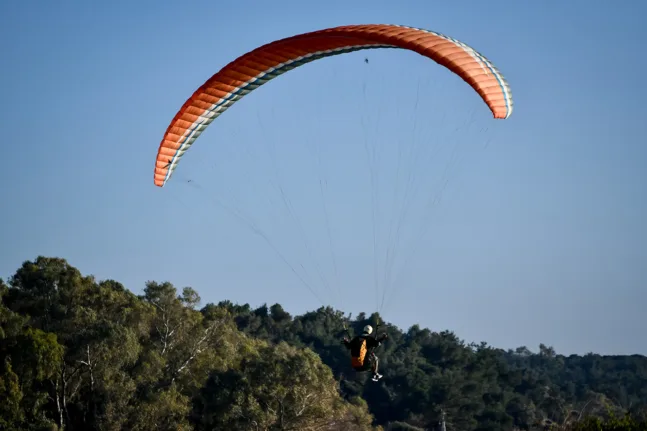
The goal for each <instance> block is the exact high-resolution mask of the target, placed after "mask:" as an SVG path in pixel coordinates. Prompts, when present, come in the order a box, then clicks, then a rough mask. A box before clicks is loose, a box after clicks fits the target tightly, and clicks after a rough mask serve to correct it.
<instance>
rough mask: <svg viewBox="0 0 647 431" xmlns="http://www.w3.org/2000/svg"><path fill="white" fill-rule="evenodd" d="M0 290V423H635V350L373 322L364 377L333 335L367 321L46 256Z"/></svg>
mask: <svg viewBox="0 0 647 431" xmlns="http://www.w3.org/2000/svg"><path fill="white" fill-rule="evenodd" d="M0 296H1V297H2V303H1V304H0V400H1V402H0V429H3V430H19V429H20V430H23V429H27V430H46V429H47V430H55V429H63V428H64V429H66V430H85V429H102V430H117V429H129V430H152V429H154V430H167V429H173V430H177V429H187V430H189V429H195V430H208V429H222V430H238V429H241V430H247V429H250V430H269V429H273V430H297V429H298V430H368V429H380V428H383V429H390V430H422V429H436V427H438V426H439V424H440V423H441V422H443V420H444V422H445V426H446V428H447V429H448V430H452V431H453V430H511V429H534V428H536V427H541V428H545V427H546V426H549V425H551V424H553V425H554V426H558V427H560V428H563V429H577V430H588V429H627V430H628V429H642V430H645V429H647V426H645V423H644V422H641V421H644V420H645V416H646V414H647V409H645V406H646V405H647V358H645V357H643V356H638V355H634V356H600V355H595V354H589V355H585V356H576V355H571V356H568V357H565V356H562V355H558V354H556V353H555V351H554V350H553V349H552V348H550V347H547V346H544V345H540V347H539V352H537V353H532V352H530V351H529V350H528V349H527V348H525V347H520V348H518V349H516V350H514V351H503V350H500V349H496V348H493V347H490V346H488V345H487V344H485V343H482V344H478V345H475V344H466V343H464V342H463V341H462V340H460V339H458V337H456V335H455V334H453V333H451V332H448V331H445V332H432V331H429V330H428V329H421V328H420V327H418V326H413V327H411V328H409V330H408V331H406V332H403V331H402V330H400V329H398V328H396V327H394V326H392V325H388V324H387V325H384V326H383V327H381V328H380V331H382V330H386V331H387V332H388V334H389V336H390V338H389V340H388V341H387V342H386V343H385V345H384V346H383V347H382V348H380V350H379V351H378V354H379V356H380V359H381V362H380V364H381V373H382V374H383V375H384V378H383V380H382V381H380V382H379V383H373V382H371V381H370V380H369V379H368V378H367V377H368V376H366V375H356V374H355V373H354V372H353V371H352V370H351V369H350V367H349V362H350V361H349V357H348V352H347V351H346V349H345V348H344V347H343V345H342V344H341V343H340V338H341V337H342V336H343V330H342V328H343V326H344V324H347V325H348V326H349V327H351V328H353V330H354V331H356V332H357V331H359V330H360V328H361V327H362V326H363V325H365V324H366V323H369V322H370V323H373V324H374V323H375V322H376V321H378V319H379V316H377V315H371V316H366V315H364V314H360V315H359V316H357V317H356V318H354V319H350V318H349V317H347V316H345V315H344V314H343V313H342V312H340V311H336V310H332V309H325V308H322V309H319V310H317V311H314V312H310V313H306V314H304V315H302V316H294V317H293V316H291V315H290V314H288V313H287V312H286V311H285V310H283V308H282V307H281V306H280V305H278V304H275V305H272V306H271V307H267V306H265V305H263V306H261V307H258V308H253V307H250V306H249V305H242V306H241V305H236V304H232V303H231V302H228V301H223V302H221V303H219V304H217V305H216V304H207V305H206V306H204V307H202V308H201V309H198V305H199V303H200V297H199V296H198V294H197V292H196V291H195V290H193V289H191V288H184V289H182V290H181V292H178V291H177V290H176V288H175V287H174V286H173V285H172V284H170V283H168V282H164V283H158V282H153V281H151V282H148V283H147V284H146V288H145V289H144V293H143V295H141V296H137V295H135V294H133V293H131V292H130V291H128V290H127V289H125V288H124V286H122V285H121V284H120V283H118V282H116V281H113V280H105V281H97V280H95V279H94V277H92V276H84V275H82V274H81V273H80V272H79V271H78V270H77V269H76V268H74V267H72V266H71V265H69V264H68V263H67V262H66V261H65V260H63V259H59V258H45V257H39V258H37V259H36V260H34V261H29V262H25V263H24V264H23V265H22V266H21V267H20V268H19V269H18V270H17V271H16V273H15V274H14V275H13V276H12V277H11V278H10V279H9V280H8V281H7V283H6V284H5V283H4V282H2V280H0ZM367 380H368V381H367ZM627 414H630V416H626V415H627ZM598 418H600V419H602V420H603V421H605V422H600V421H599V419H598Z"/></svg>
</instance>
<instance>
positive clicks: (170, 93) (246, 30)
mask: <svg viewBox="0 0 647 431" xmlns="http://www.w3.org/2000/svg"><path fill="white" fill-rule="evenodd" d="M234 3H235V2H228V3H227V4H222V5H216V3H214V2H207V1H193V2H171V1H162V2H153V1H139V2H127V1H114V2H101V3H99V2H80V1H75V2H72V1H62V2H44V1H43V2H5V3H3V4H2V5H1V6H0V47H1V48H0V49H1V52H2V60H3V67H2V71H3V79H2V80H0V110H1V114H2V115H1V118H2V122H3V126H4V127H3V129H4V130H5V132H4V139H3V141H2V144H0V145H2V148H3V154H4V160H3V163H2V166H3V169H2V170H0V182H1V184H3V187H1V188H0V200H1V201H2V203H3V207H2V213H1V214H2V216H1V217H2V223H1V225H0V244H2V247H0V276H1V277H4V278H7V277H9V276H10V275H11V274H12V273H13V272H14V271H15V270H16V269H17V268H18V266H19V265H20V264H21V262H22V261H24V260H28V259H33V258H35V257H36V256H38V255H48V256H60V257H64V258H66V259H68V260H69V262H70V263H71V264H72V265H74V266H76V267H78V268H79V269H80V270H81V271H82V272H84V273H92V274H95V275H96V276H97V277H98V278H101V279H103V278H114V279H117V280H119V281H121V282H122V283H124V284H125V285H126V286H127V287H128V288H130V289H131V290H133V291H135V292H141V289H142V288H143V286H144V282H145V281H146V280H149V279H155V280H159V281H161V280H169V281H171V282H173V283H174V284H176V285H177V286H178V287H182V286H193V287H194V288H195V289H197V290H198V291H199V293H200V294H201V296H202V298H203V302H217V301H220V300H222V299H230V300H232V301H235V302H243V303H244V302H249V303H250V304H252V305H255V306H256V305H260V304H262V303H264V302H267V303H268V304H273V303H275V302H279V303H281V304H283V305H284V307H285V308H286V309H287V310H288V311H290V312H291V313H293V314H297V313H301V312H303V311H306V310H310V309H314V308H317V307H318V306H320V305H321V304H322V302H323V303H325V304H332V305H334V306H336V307H339V308H343V309H344V310H345V311H348V312H354V313H357V312H359V311H365V312H367V313H370V312H372V311H374V310H375V309H376V308H377V306H378V305H379V303H380V301H379V300H378V301H377V303H376V292H377V293H378V294H381V292H383V291H386V292H387V293H394V295H393V296H392V297H391V298H392V299H391V300H389V301H387V302H386V303H385V306H384V307H383V309H382V312H383V315H384V317H385V318H386V319H387V320H388V321H390V322H393V323H395V324H397V325H398V326H400V327H402V328H403V329H406V328H408V327H409V326H410V325H412V324H414V323H419V324H420V325H421V326H425V327H429V328H431V329H433V330H443V329H451V330H454V331H456V332H457V333H458V335H459V336H460V337H462V338H464V339H466V340H467V341H481V340H485V341H487V342H489V343H490V344H493V345H495V346H498V347H504V348H513V347H516V346H521V345H527V346H529V347H530V348H531V349H532V350H536V349H537V346H538V344H539V343H540V342H543V343H545V344H548V345H552V346H554V347H555V348H556V350H557V351H558V352H560V353H584V352H588V351H595V352H601V353H642V354H646V353H647V342H646V341H645V337H644V334H643V332H642V331H641V329H644V328H645V327H647V313H645V312H644V305H645V304H646V303H647V283H646V281H647V251H646V248H645V243H646V242H647V228H646V227H645V220H647V193H646V190H645V187H646V185H647V170H645V169H644V166H645V165H646V164H647V149H646V147H645V142H646V139H645V135H646V134H647V123H646V122H645V121H644V120H645V118H647V107H646V106H647V105H645V99H646V97H647V86H646V85H645V84H644V77H643V75H644V71H645V69H646V67H647V63H646V61H645V59H644V56H642V55H637V53H639V52H642V50H643V48H644V47H643V45H644V43H645V41H646V40H647V29H646V28H645V27H644V25H641V17H644V16H645V14H646V13H647V5H646V4H643V3H641V2H626V3H623V4H622V5H613V4H611V3H609V2H602V1H579V0H577V1H576V0H572V1H569V2H561V1H552V0H551V1H543V2H518V1H513V0H510V1H491V2H477V1H469V2H468V1H456V2H440V1H407V2H387V1H381V0H380V1H376V0H372V1H359V0H358V1H354V2H346V1H341V0H340V1H328V2H323V3H321V2H314V3H313V2H298V1H294V0H288V1H275V2H271V3H266V4H264V6H262V7H259V5H258V4H253V3H251V2H239V4H237V5H235V4H234ZM357 23H395V24H403V25H410V26H416V27H422V28H427V29H431V30H435V31H439V32H441V33H445V34H448V35H451V36H453V37H455V38H457V39H459V40H461V41H464V42H465V43H468V44H470V45H471V46H473V47H474V48H475V49H477V50H478V51H480V52H482V53H483V54H485V55H486V56H487V57H488V58H489V59H490V60H492V62H493V63H494V64H495V65H497V67H499V69H500V70H501V71H502V73H503V74H504V75H505V76H506V78H507V79H508V81H509V83H510V85H511V87H512V91H513V97H514V100H515V112H514V113H513V115H512V117H511V118H510V119H508V120H505V121H500V120H493V119H492V118H491V116H490V113H489V110H488V109H487V107H486V106H485V105H484V104H483V103H482V101H480V99H479V98H478V97H477V96H476V94H475V93H474V92H473V91H471V89H470V88H469V87H468V86H467V85H466V84H465V83H463V82H462V81H460V79H458V78H456V77H455V76H453V75H451V73H449V72H448V71H447V70H445V69H443V68H441V67H439V66H437V65H436V64H434V63H432V62H431V61H429V60H426V59H424V58H422V57H420V56H418V55H416V54H413V53H409V52H397V51H391V50H381V51H370V52H366V53H354V54H349V55H345V56H340V57H336V58H330V59H326V60H322V61H320V62H315V63H312V64H309V65H306V66H304V67H303V68H301V69H297V70H294V71H292V72H289V73H288V74H286V75H284V76H282V77H280V78H278V79H276V80H275V81H272V82H270V83H269V84H267V85H266V86H264V87H261V88H259V89H258V90H256V91H255V92H253V93H252V94H250V95H249V96H247V97H245V98H244V99H242V100H241V101H240V102H238V103H237V104H236V105H234V106H233V107H232V108H231V109H230V110H229V111H227V112H226V113H225V114H224V115H222V116H221V117H220V118H218V119H217V121H215V122H214V123H212V125H211V126H210V127H209V129H207V131H206V132H205V133H203V135H202V136H201V137H200V139H199V140H198V141H197V142H196V144H195V145H194V146H193V147H192V148H191V150H190V151H189V152H188V153H187V154H186V155H185V158H184V159H183V160H182V162H181V163H180V166H179V167H178V169H177V171H176V174H175V175H174V177H173V178H172V179H171V181H170V183H169V184H168V186H167V187H164V188H163V189H160V188H158V187H155V186H154V185H153V167H154V160H155V155H156V151H157V148H158V145H159V141H160V139H161V138H162V135H163V133H164V130H165V129H166V127H167V125H168V123H169V122H170V120H171V118H172V117H173V115H174V114H175V112H176V111H177V110H178V109H179V108H180V106H181V105H182V103H183V102H184V101H185V100H186V98H187V97H188V96H190V94H191V93H192V92H193V91H194V90H195V89H196V88H197V87H198V86H199V85H201V84H202V83H203V82H204V80H206V79H207V78H208V77H209V76H211V75H212V74H213V73H215V72H216V71H218V69H220V68H221V67H222V66H224V65H225V64H226V63H228V62H229V61H231V60H232V59H234V58H235V57H236V56H238V55H241V54H243V53H244V52H246V51H248V50H250V49H253V48H254V47H256V46H258V45H260V44H263V43H266V42H269V41H271V40H274V39H277V38H281V37H286V36H290V35H293V34H296V33H300V32H305V31H311V30H317V29H321V28H325V27H330V26H335V25H343V24H357ZM365 58H367V59H368V60H369V63H368V64H366V63H365V62H364V59H365ZM641 143H642V144H641ZM365 144H366V145H368V146H369V147H370V148H374V149H377V150H379V154H380V155H381V158H380V159H379V160H378V161H377V162H376V164H375V165H374V168H375V172H376V173H377V177H376V178H379V180H378V182H377V183H374V185H373V186H372V185H371V182H370V176H369V169H367V167H368V163H367V161H368V159H367V157H366V153H365V147H364V145H365ZM398 149H402V151H403V153H400V154H405V156H403V158H402V159H401V164H400V170H399V172H401V173H406V174H411V175H412V176H411V178H413V179H415V180H416V181H415V183H413V184H415V185H416V187H418V188H413V189H411V190H414V191H417V192H416V193H414V194H412V195H408V196H414V197H415V199H413V198H412V199H411V201H412V206H411V209H410V211H409V213H408V214H409V216H408V218H407V219H406V220H405V222H404V223H403V224H402V226H403V228H402V230H401V231H399V234H398V235H397V238H400V239H401V245H400V246H399V247H397V248H396V247H395V246H394V245H393V244H394V243H390V242H389V241H388V238H389V228H394V227H395V226H397V225H396V224H395V223H392V222H391V220H392V214H398V212H396V211H399V210H400V209H402V208H404V204H402V201H401V200H400V199H402V198H403V197H404V196H405V194H404V191H403V189H397V188H396V189H393V188H392V187H393V186H394V185H395V184H405V183H406V182H403V181H400V180H396V178H399V179H402V178H404V176H402V175H400V176H396V172H398V168H397V166H398V163H396V160H397V154H398V152H397V151H398ZM434 149H438V151H437V152H433V154H434V158H433V159H432V158H430V157H431V154H432V151H435V150H434ZM414 150H415V152H413V151H414ZM409 151H411V153H409ZM407 154H413V155H414V157H412V158H409V157H408V156H406V155H407ZM452 157H456V158H452ZM452 160H453V161H454V162H456V163H454V162H452ZM446 169H447V170H446ZM445 173H447V175H446V176H445V175H444V174H445ZM189 180H191V182H189ZM320 180H321V182H320ZM445 180H447V182H446V187H443V186H442V185H443V184H445ZM320 184H323V186H322V187H321V188H320ZM376 184H377V185H376ZM278 186H281V187H282V188H283V190H284V192H285V196H286V200H285V201H284V200H283V198H282V197H281V195H280V194H279V193H278V192H277V190H278V188H277V187H278ZM373 192H377V193H378V195H377V200H376V201H371V196H373ZM434 196H441V197H442V199H440V201H439V202H438V203H437V205H435V206H434V207H433V208H432V210H431V211H430V212H428V211H427V205H426V204H427V203H428V202H429V201H430V199H432V201H433V198H434ZM218 202H224V204H225V205H226V207H227V208H230V210H226V209H224V207H223V206H222V205H220V204H218ZM324 204H325V206H324ZM232 208H233V209H234V210H235V211H240V214H242V217H243V218H245V220H252V222H253V223H254V224H255V225H256V226H258V228H259V229H260V230H261V232H263V235H266V238H267V239H268V241H265V240H264V239H263V238H262V237H260V236H259V235H256V234H254V233H253V232H252V230H251V229H250V224H246V223H245V222H241V220H240V219H239V218H236V217H234V216H232V212H231V209H232ZM288 208H290V210H288ZM372 209H375V210H376V213H375V214H376V222H377V224H376V226H377V230H376V236H375V238H376V241H375V244H376V246H377V251H378V252H379V253H378V254H377V256H378V260H377V264H376V262H375V260H374V242H373V233H372V226H373V224H372V222H371V220H372V214H373V212H372ZM328 228H330V229H328ZM394 231H395V229H393V230H391V232H392V233H393V232H394ZM395 237H396V236H395V235H392V236H391V238H395ZM413 239H415V240H413ZM389 244H390V245H389ZM387 250H389V251H390V252H393V251H398V254H397V255H396V256H398V257H397V258H396V259H395V260H394V262H395V263H394V270H393V271H392V277H391V278H389V276H388V271H387V270H386V269H387V268H388V267H389V266H388V265H387V263H386V260H385V253H386V251H387ZM277 252H278V253H277ZM391 256H392V255H391ZM405 257H408V258H407V259H405ZM283 259H284V260H285V261H284V260H283ZM286 262H287V264H286ZM405 263H406V265H405ZM376 268H377V272H376V271H375V270H376ZM293 269H294V271H296V272H297V273H299V274H300V277H301V278H302V279H303V280H304V281H305V283H306V284H307V286H309V287H310V288H312V289H313V290H314V291H315V293H316V294H317V295H316V296H318V297H319V298H320V299H321V302H320V301H319V300H318V299H317V297H316V296H315V295H312V294H311V293H310V292H309V291H308V288H307V286H306V284H304V283H303V282H302V281H300V279H299V278H298V277H297V276H295V273H294V272H293V271H292V270H293ZM376 274H377V275H376ZM376 280H377V285H376ZM376 286H377V287H376ZM378 298H379V296H378Z"/></svg>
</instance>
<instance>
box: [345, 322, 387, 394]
mask: <svg viewBox="0 0 647 431" xmlns="http://www.w3.org/2000/svg"><path fill="white" fill-rule="evenodd" d="M372 332H373V327H372V326H371V325H366V326H364V332H362V335H358V336H356V337H354V338H353V339H348V338H344V340H343V341H342V342H343V343H344V346H346V348H347V349H348V350H350V356H351V365H352V366H353V369H354V370H355V371H359V372H363V371H368V370H371V372H372V373H373V381H374V382H377V381H378V380H379V379H381V378H382V375H381V374H378V372H377V369H378V368H377V367H378V362H379V361H378V358H377V356H375V353H374V350H375V349H376V348H377V347H380V346H381V345H382V341H384V340H386V339H387V338H388V336H387V335H386V334H382V336H381V337H380V338H377V333H376V336H371V333H372ZM376 332H377V331H376ZM349 336H350V334H349Z"/></svg>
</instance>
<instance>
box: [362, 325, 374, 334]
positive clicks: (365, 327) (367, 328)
mask: <svg viewBox="0 0 647 431" xmlns="http://www.w3.org/2000/svg"><path fill="white" fill-rule="evenodd" d="M371 332H373V327H372V326H371V325H366V326H364V333H365V334H369V335H370V334H371Z"/></svg>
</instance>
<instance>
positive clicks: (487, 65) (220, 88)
mask: <svg viewBox="0 0 647 431" xmlns="http://www.w3.org/2000/svg"><path fill="white" fill-rule="evenodd" d="M379 48H385V49H388V48H391V49H404V50H409V51H413V52H416V53H418V54H420V55H422V56H424V57H426V58H428V59H430V60H433V61H434V62H436V63H437V64H439V65H441V66H444V67H445V68H446V69H448V70H449V71H451V72H453V73H454V74H456V75H457V76H459V77H460V78H461V79H462V80H463V81H465V82H466V83H467V84H468V85H469V86H470V87H471V88H472V89H473V90H474V91H475V92H476V93H477V94H478V95H479V96H480V98H481V99H482V100H483V102H485V104H486V105H487V107H488V108H489V109H490V111H491V113H492V115H493V117H494V118H495V119H507V118H509V117H510V115H511V114H512V111H513V106H514V104H513V100H512V94H511V90H510V86H509V85H508V83H507V81H506V80H505V78H504V77H503V75H502V74H501V73H500V72H499V70H498V69H497V68H496V67H495V66H494V65H493V64H492V63H491V62H490V60H488V59H487V58H486V57H485V56H484V55H482V54H480V53H479V52H477V51H475V50H474V49H473V48H471V47H470V46H468V45H466V44H464V43H463V42H460V41H458V40H456V39H454V38H452V37H450V36H446V35H443V34H440V33H437V32H434V31H429V30H423V29H419V28H413V27H406V26H400V25H390V24H365V25H348V26H341V27H334V28H328V29H323V30H318V31H313V32H309V33H304V34H300V35H296V36H292V37H288V38H285V39H280V40H276V41H273V42H270V43H268V44H265V45H262V46H260V47H258V48H256V49H254V50H252V51H250V52H248V53H246V54H243V55H242V56H240V57H238V58H236V59H235V60H233V61H231V62H230V63H229V64H227V65H226V66H224V67H223V68H222V69H221V70H220V71H218V72H217V73H215V74H214V75H213V76H211V78H209V79H208V80H207V81H206V82H205V83H204V84H202V85H201V86H200V87H199V88H198V89H197V90H196V91H195V92H194V93H193V94H192V95H191V97H189V98H188V99H187V100H186V102H185V103H184V104H183V105H182V107H181V108H180V110H179V111H178V112H177V113H176V115H175V116H174V118H173V119H172V121H171V123H170V124H169V126H168V128H167V129H166V132H165V133H164V135H163V138H162V140H161V143H160V145H159V149H158V152H157V158H156V162H155V171H154V183H155V185H156V186H158V187H164V186H165V185H166V183H167V182H168V181H169V179H170V178H171V176H172V175H173V172H174V170H175V169H176V168H177V166H178V163H179V162H180V160H181V159H182V156H183V155H184V154H185V153H186V151H188V149H189V148H190V147H191V145H193V143H194V142H195V141H196V139H198V137H199V136H200V134H201V133H202V132H203V131H204V130H205V129H206V128H207V127H208V126H209V124H211V122H213V120H215V119H216V118H217V117H218V116H220V115H221V114H222V113H223V112H224V111H226V110H227V109H228V108H229V107H230V106H232V105H233V104H234V103H236V102H237V101H238V100H240V99H241V98H242V97H244V96H245V95H247V94H248V93H250V92H252V91H254V90H255V89H256V88H258V87H260V86H261V85H263V84H265V83H267V82H269V81H270V80H272V79H274V78H276V77H278V76H279V75H281V74H283V73H285V72H288V71H290V70H292V69H295V68H297V67H299V66H302V65H304V64H307V63H310V62H313V61H315V60H319V59H323V58H326V57H331V56H336V55H341V54H346V53H351V52H355V51H360V50H366V49H379ZM364 63H366V64H368V63H369V59H368V57H364ZM188 182H191V180H189V181H188ZM319 184H320V185H321V184H322V182H321V181H320V183H319ZM371 185H372V187H374V188H375V185H374V183H373V178H371ZM281 192H282V190H281ZM321 193H322V194H323V191H322V192H321ZM282 199H283V202H284V203H285V204H286V205H288V204H287V203H286V201H285V197H284V196H283V197H282ZM431 202H432V203H433V202H435V199H434V201H431ZM373 205H375V204H373ZM373 211H375V206H374V208H373ZM235 215H237V214H235ZM373 215H374V216H375V214H373ZM326 217H327V215H326ZM243 221H245V220H243ZM248 225H249V227H250V228H251V229H252V231H254V232H255V233H257V234H258V235H260V236H261V237H262V238H263V239H264V240H265V241H266V242H267V243H268V245H270V246H271V248H272V249H273V250H274V251H275V252H276V253H277V255H278V256H279V257H280V258H281V260H283V262H284V263H286V264H288V265H289V266H290V268H291V269H292V271H293V272H294V273H295V274H296V275H297V276H298V277H299V279H300V281H301V282H302V283H303V284H304V285H305V286H306V287H308V288H309V289H310V290H311V292H312V293H313V294H314V291H313V290H312V289H311V288H310V286H309V284H308V283H307V282H306V281H305V280H304V279H303V278H302V277H301V276H300V275H299V274H298V272H297V271H296V269H295V267H294V266H292V265H290V264H289V263H288V261H287V259H286V258H285V256H283V255H282V254H281V253H280V252H279V251H278V249H277V247H275V246H273V244H271V242H270V240H269V238H268V237H267V235H264V234H263V233H262V232H260V230H259V229H258V228H257V227H256V226H255V225H254V224H253V223H249V222H248ZM398 233H399V228H398V229H397V230H395V234H394V236H395V235H398ZM328 235H329V238H330V232H328ZM375 237H376V233H375V220H373V248H374V250H373V253H374V255H377V251H376V245H375V244H376V240H375ZM330 242H332V241H330ZM393 244H396V245H393ZM396 246H397V240H394V241H393V243H392V244H391V245H390V247H391V248H392V249H393V250H394V249H395V248H396ZM331 247H332V246H331ZM308 251H309V250H308ZM394 255H395V251H394V252H393V253H392V254H391V258H392V256H394ZM388 257H389V255H388V254H387V258H388ZM375 262H377V261H375ZM374 266H375V268H376V269H375V274H376V292H377V290H378V287H377V263H374ZM388 281H390V276H389V279H388ZM315 296H316V295H315ZM384 298H385V295H384V293H383V295H382V303H384ZM318 299H319V298H318ZM321 302H322V303H323V301H321ZM380 307H381V306H378V308H380ZM364 329H365V330H364V333H363V334H362V335H360V336H358V337H351V336H350V334H348V335H349V336H348V338H345V339H344V340H343V344H344V345H345V346H346V347H347V348H348V349H349V350H350V353H351V365H352V366H353V368H354V369H355V370H357V371H360V372H363V371H369V370H370V371H371V372H372V374H373V380H374V381H378V380H379V379H380V378H381V377H382V376H381V375H380V374H379V373H378V359H377V357H376V356H375V354H374V349H375V348H377V347H379V346H380V345H381V343H382V341H384V340H385V339H386V338H387V336H386V334H384V335H383V336H381V337H377V336H376V335H377V334H375V336H371V333H372V331H373V328H372V327H371V326H370V325H367V326H366V327H365V328H364ZM375 332H376V333H377V329H376V331H375Z"/></svg>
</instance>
